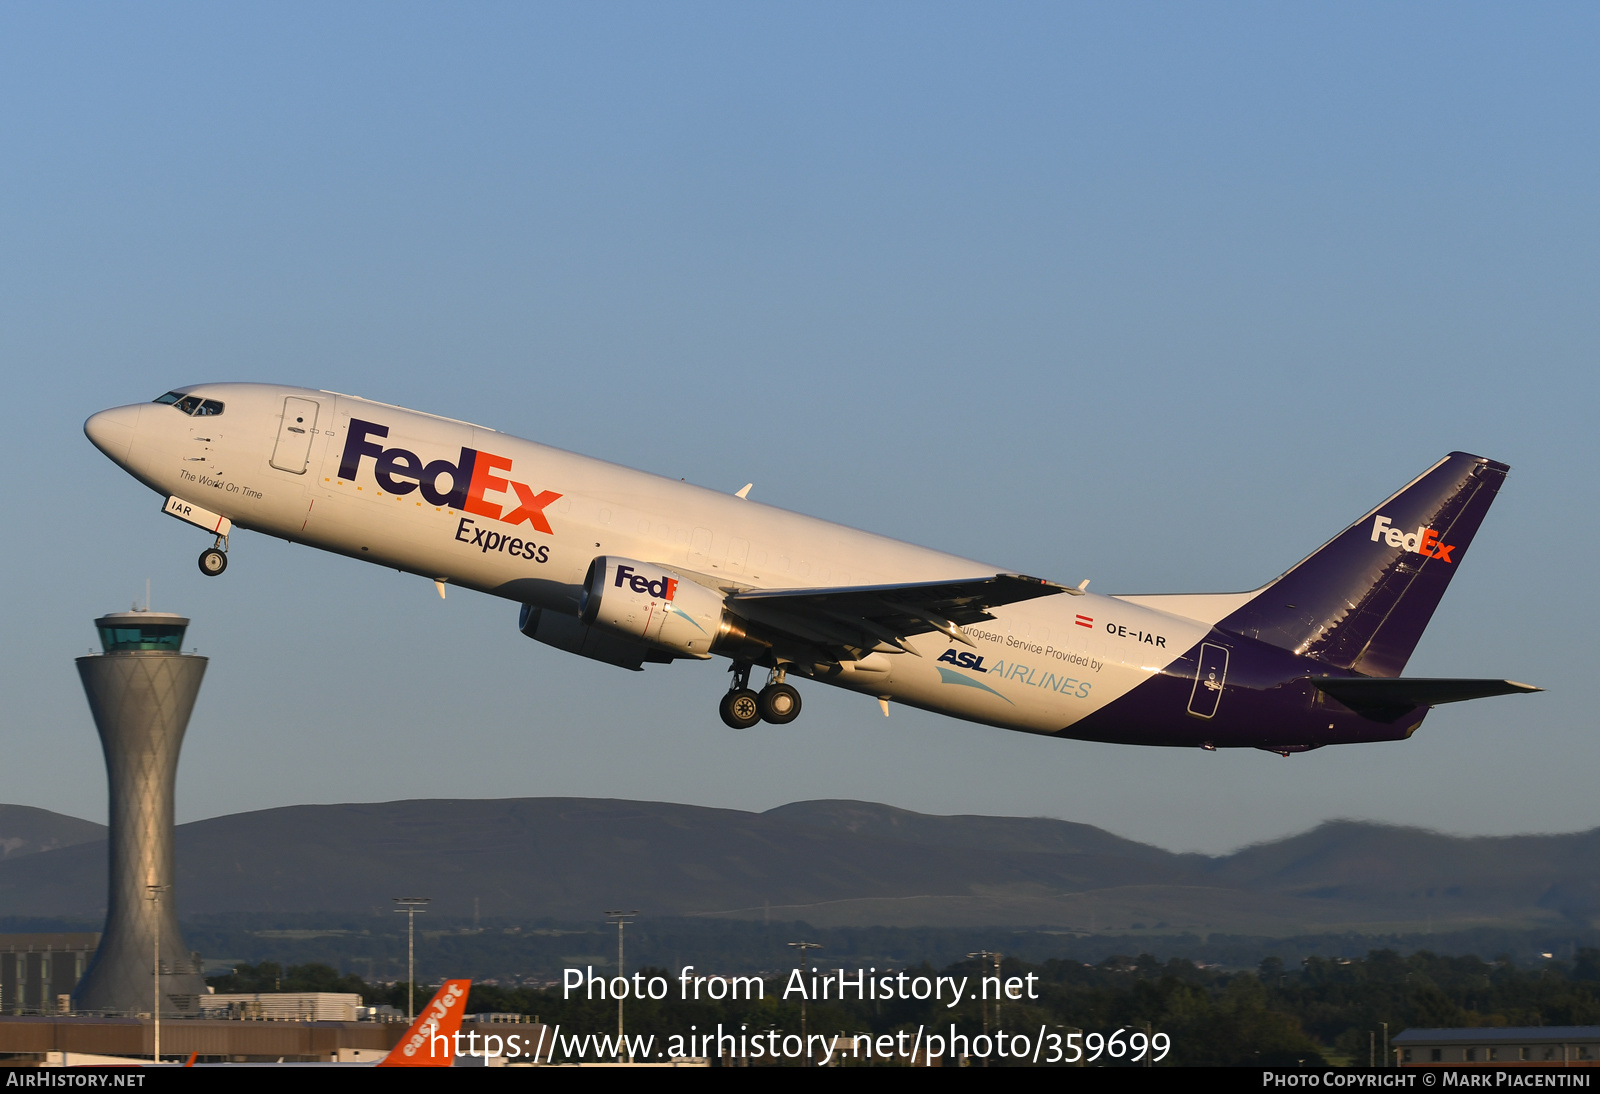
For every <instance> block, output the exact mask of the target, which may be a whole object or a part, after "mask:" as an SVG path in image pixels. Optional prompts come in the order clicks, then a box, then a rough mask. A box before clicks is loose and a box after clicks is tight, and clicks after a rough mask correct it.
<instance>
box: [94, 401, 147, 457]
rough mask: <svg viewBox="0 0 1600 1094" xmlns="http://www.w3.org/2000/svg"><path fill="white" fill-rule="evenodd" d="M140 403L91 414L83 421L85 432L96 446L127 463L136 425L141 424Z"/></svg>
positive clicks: (108, 454)
mask: <svg viewBox="0 0 1600 1094" xmlns="http://www.w3.org/2000/svg"><path fill="white" fill-rule="evenodd" d="M142 409H143V407H141V406H140V405H139V404H134V405H133V406H118V407H112V408H111V409H110V410H102V411H101V412H100V413H98V414H92V415H90V416H89V420H88V421H86V422H84V423H83V432H84V433H85V434H86V435H87V436H88V438H89V439H90V440H91V441H93V442H94V446H95V447H96V448H98V449H99V450H100V451H102V452H104V453H105V454H106V455H107V456H110V457H111V458H112V459H113V460H116V461H117V462H118V463H126V462H127V459H128V450H129V449H130V448H131V447H132V446H133V431H134V427H135V426H137V425H138V424H139V412H140V410H142Z"/></svg>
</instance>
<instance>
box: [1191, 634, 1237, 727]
mask: <svg viewBox="0 0 1600 1094" xmlns="http://www.w3.org/2000/svg"><path fill="white" fill-rule="evenodd" d="M1227 680H1228V648H1227V647H1226V646H1213V645H1212V644H1211V643H1210V642H1202V643H1201V644H1200V667H1199V668H1197V669H1196V670H1195V674H1194V690H1192V691H1191V692H1190V693H1189V713H1190V714H1193V715H1194V716H1195V717H1196V718H1212V717H1215V716H1216V713H1217V704H1218V703H1219V702H1221V701H1222V686H1223V684H1225V683H1226V682H1227Z"/></svg>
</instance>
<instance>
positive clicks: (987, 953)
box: [967, 950, 1000, 1067]
mask: <svg viewBox="0 0 1600 1094" xmlns="http://www.w3.org/2000/svg"><path fill="white" fill-rule="evenodd" d="M967 956H968V957H970V958H974V959H976V960H978V961H987V960H988V959H989V958H991V957H992V958H994V986H995V999H994V1029H995V1032H996V1033H999V1032H1000V955H999V954H997V953H995V952H994V951H993V950H979V951H978V952H977V953H969V954H967ZM978 968H979V976H978V985H979V989H980V990H979V992H978V1012H979V1013H980V1014H982V1015H983V1035H984V1036H985V1037H987V1036H989V1004H987V1003H985V1002H984V1001H983V991H982V986H983V975H982V968H983V966H981V965H980V966H979V967H978ZM990 1047H993V1046H990ZM983 1066H984V1067H988V1066H989V1058H988V1057H987V1056H985V1057H984V1058H983Z"/></svg>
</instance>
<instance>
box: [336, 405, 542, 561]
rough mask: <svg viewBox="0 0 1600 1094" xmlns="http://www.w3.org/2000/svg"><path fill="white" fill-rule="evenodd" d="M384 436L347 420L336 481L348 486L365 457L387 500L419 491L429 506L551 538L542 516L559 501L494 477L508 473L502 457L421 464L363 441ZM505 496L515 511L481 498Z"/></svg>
mask: <svg viewBox="0 0 1600 1094" xmlns="http://www.w3.org/2000/svg"><path fill="white" fill-rule="evenodd" d="M388 435H389V427H388V426H386V425H378V424H377V423H376V422H364V421H362V420H361V419H360V418H351V419H350V435H349V436H348V437H346V438H345V442H344V455H343V457H341V458H340V460H339V477H340V478H341V479H350V480H354V479H355V477H356V474H357V473H358V472H359V471H360V470H361V460H362V459H363V458H364V457H367V456H370V457H372V459H373V461H374V462H375V466H374V467H373V474H374V476H375V477H376V478H377V480H378V486H379V487H381V488H382V489H384V490H387V491H388V492H389V493H391V494H396V495H401V496H404V495H406V494H409V493H411V491H413V490H417V489H420V490H421V491H422V496H423V497H424V498H427V499H428V504H430V505H442V506H448V507H449V508H451V509H459V510H461V511H462V512H464V513H471V514H473V515H474V516H479V517H488V518H489V519H490V520H498V521H502V522H503V523H506V524H521V523H522V522H523V521H527V522H528V523H529V524H530V525H532V526H533V528H534V530H535V531H538V532H543V533H545V534H546V535H553V534H554V533H553V532H552V531H551V528H550V521H549V520H547V519H546V518H545V515H544V510H545V507H546V506H548V505H549V504H550V503H551V502H553V501H555V500H556V499H557V498H559V497H561V495H560V494H557V493H556V492H555V491H553V490H545V491H542V492H541V493H538V494H535V493H534V492H533V488H532V487H530V486H528V485H526V484H525V483H520V482H514V481H512V480H511V479H507V478H503V477H502V476H500V475H496V474H495V472H496V471H510V470H511V461H510V460H509V459H507V458H506V457H505V456H494V455H491V454H490V453H488V452H479V451H478V450H477V449H475V448H463V449H462V450H461V457H460V459H458V460H457V461H456V462H455V463H451V462H450V461H449V460H444V459H440V460H433V461H432V462H430V463H426V464H425V463H423V462H422V458H421V457H420V456H418V455H417V454H416V453H415V452H410V451H407V450H406V449H404V448H385V447H383V445H381V444H379V443H377V442H376V441H373V440H369V438H371V437H387V436H388ZM445 477H448V478H449V480H450V488H449V489H448V490H443V489H440V486H439V480H440V479H441V478H445ZM506 493H514V494H515V495H516V497H517V501H518V505H517V506H516V507H515V508H512V507H509V506H501V505H497V504H495V503H494V502H492V501H489V500H488V499H486V498H485V497H484V495H485V494H506Z"/></svg>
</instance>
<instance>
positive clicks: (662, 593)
mask: <svg viewBox="0 0 1600 1094" xmlns="http://www.w3.org/2000/svg"><path fill="white" fill-rule="evenodd" d="M624 581H626V582H627V585H628V588H630V589H632V590H633V591H634V592H636V593H641V594H644V595H648V596H653V597H655V598H656V599H657V600H665V601H666V602H667V603H669V604H670V603H672V598H673V597H674V596H675V595H677V592H678V579H677V578H675V577H667V576H666V575H665V574H663V575H661V577H659V578H657V579H656V580H654V581H651V580H650V579H649V578H647V577H645V576H644V575H643V574H639V573H635V572H634V569H633V567H632V566H618V567H617V579H616V581H614V582H612V584H613V585H615V586H616V587H617V588H619V589H620V588H622V585H623V582H624Z"/></svg>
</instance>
